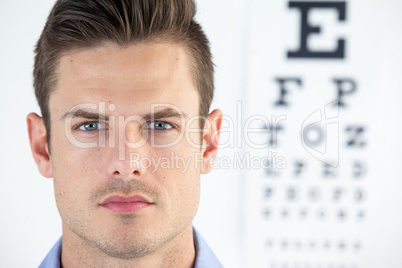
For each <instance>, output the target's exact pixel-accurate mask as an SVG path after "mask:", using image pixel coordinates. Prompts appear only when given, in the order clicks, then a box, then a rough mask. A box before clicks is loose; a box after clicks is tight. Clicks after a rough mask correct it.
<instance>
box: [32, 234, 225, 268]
mask: <svg viewBox="0 0 402 268" xmlns="http://www.w3.org/2000/svg"><path fill="white" fill-rule="evenodd" d="M193 233H194V247H195V261H194V268H221V267H223V266H222V264H220V262H219V260H218V259H217V258H216V256H215V254H214V253H213V252H212V250H211V249H210V247H209V246H208V244H207V243H206V242H205V240H204V239H203V238H202V237H201V235H200V234H199V233H198V232H197V230H195V228H193ZM61 246H62V238H60V239H59V240H58V241H57V242H56V244H55V245H54V246H53V248H52V249H51V250H50V251H49V253H48V254H47V256H46V258H45V259H44V260H43V262H42V263H41V265H40V266H39V268H60V260H61Z"/></svg>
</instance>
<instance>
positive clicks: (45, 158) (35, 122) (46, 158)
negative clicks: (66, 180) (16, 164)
mask: <svg viewBox="0 0 402 268" xmlns="http://www.w3.org/2000/svg"><path fill="white" fill-rule="evenodd" d="M27 125H28V134H29V142H30V144H31V151H32V155H33V158H34V160H35V162H36V165H37V166H38V169H39V172H40V174H42V176H44V177H46V178H51V177H53V172H52V165H51V162H50V154H49V148H48V144H47V140H46V127H45V123H44V122H43V118H42V117H40V116H39V115H37V114H35V113H30V114H29V115H28V116H27Z"/></svg>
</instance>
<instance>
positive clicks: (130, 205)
mask: <svg viewBox="0 0 402 268" xmlns="http://www.w3.org/2000/svg"><path fill="white" fill-rule="evenodd" d="M152 204H153V203H152V202H150V201H148V200H147V199H146V198H144V197H142V196H140V195H132V196H121V195H114V196H110V197H108V198H107V199H106V200H105V201H103V202H102V203H101V204H100V206H101V207H104V208H106V209H109V210H111V211H113V212H116V213H133V212H138V211H140V210H142V209H144V208H146V207H148V206H150V205H152Z"/></svg>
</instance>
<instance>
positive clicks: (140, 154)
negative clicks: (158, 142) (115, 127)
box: [107, 124, 150, 181]
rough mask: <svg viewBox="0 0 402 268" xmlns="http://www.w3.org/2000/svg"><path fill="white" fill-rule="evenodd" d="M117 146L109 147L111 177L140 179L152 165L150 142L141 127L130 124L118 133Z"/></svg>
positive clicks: (108, 168)
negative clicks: (150, 161) (150, 160)
mask: <svg viewBox="0 0 402 268" xmlns="http://www.w3.org/2000/svg"><path fill="white" fill-rule="evenodd" d="M114 138H115V139H116V142H115V144H116V146H114V148H109V150H108V151H109V155H108V156H107V157H108V161H107V165H108V167H107V170H108V171H107V172H108V175H109V177H110V178H119V179H123V180H127V181H129V180H132V179H140V178H141V177H142V176H143V175H144V174H145V173H146V171H147V169H148V168H149V166H150V163H149V161H148V160H149V156H148V155H149V151H150V148H149V144H148V142H147V140H146V139H144V138H143V135H142V133H141V127H139V126H138V125H135V124H129V125H126V126H125V127H124V129H121V130H120V131H119V133H116V137H114Z"/></svg>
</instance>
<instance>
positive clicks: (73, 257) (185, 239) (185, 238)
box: [61, 225, 195, 268]
mask: <svg viewBox="0 0 402 268" xmlns="http://www.w3.org/2000/svg"><path fill="white" fill-rule="evenodd" d="M194 261H195V249H194V239H193V228H192V226H191V225H190V226H189V227H187V228H186V229H185V230H184V231H183V232H181V233H180V234H178V235H177V236H176V237H174V238H172V239H171V240H169V241H167V242H166V243H164V244H163V245H161V246H160V247H159V248H157V249H156V250H155V251H153V252H150V253H149V254H147V255H144V256H142V257H139V258H132V259H119V258H115V257H112V256H109V255H107V254H105V253H104V252H103V251H101V250H100V249H98V248H96V247H94V246H93V245H91V244H89V242H87V241H85V240H83V239H81V238H80V237H79V236H77V235H76V234H75V233H73V232H71V230H69V229H68V228H67V227H65V226H64V225H63V243H62V254H61V263H62V267H63V268H71V267H78V268H80V267H132V268H136V267H153V268H159V267H167V268H170V267H180V268H191V267H193V265H194Z"/></svg>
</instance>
